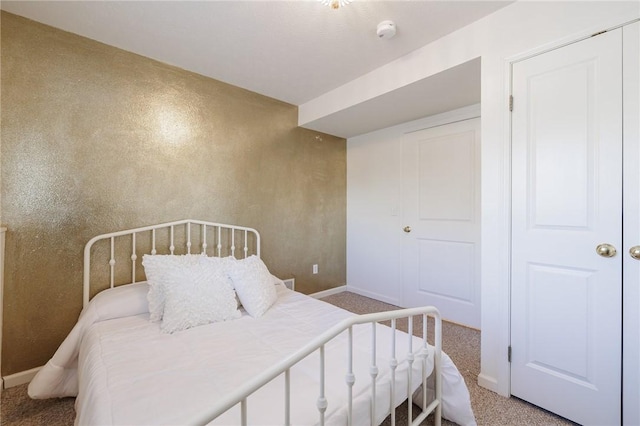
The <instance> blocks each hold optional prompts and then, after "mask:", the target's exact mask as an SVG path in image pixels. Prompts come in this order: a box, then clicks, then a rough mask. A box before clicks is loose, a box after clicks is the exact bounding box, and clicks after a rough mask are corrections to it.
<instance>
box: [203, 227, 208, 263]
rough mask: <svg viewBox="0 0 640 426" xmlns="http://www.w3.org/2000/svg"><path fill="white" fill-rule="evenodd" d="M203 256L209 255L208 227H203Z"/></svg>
mask: <svg viewBox="0 0 640 426" xmlns="http://www.w3.org/2000/svg"><path fill="white" fill-rule="evenodd" d="M202 254H203V255H205V256H206V255H207V225H204V224H203V225H202Z"/></svg>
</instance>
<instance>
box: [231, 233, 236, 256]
mask: <svg viewBox="0 0 640 426" xmlns="http://www.w3.org/2000/svg"><path fill="white" fill-rule="evenodd" d="M231 256H233V257H234V258H235V257H236V230H235V229H233V228H231Z"/></svg>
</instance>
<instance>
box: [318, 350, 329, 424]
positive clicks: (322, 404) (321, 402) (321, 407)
mask: <svg viewBox="0 0 640 426" xmlns="http://www.w3.org/2000/svg"><path fill="white" fill-rule="evenodd" d="M327 405H328V404H327V398H325V395H324V345H321V346H320V396H319V397H318V403H317V406H318V411H319V412H320V426H324V412H325V411H327Z"/></svg>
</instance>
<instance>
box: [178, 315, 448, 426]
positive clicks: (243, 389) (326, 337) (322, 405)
mask: <svg viewBox="0 0 640 426" xmlns="http://www.w3.org/2000/svg"><path fill="white" fill-rule="evenodd" d="M414 317H422V329H423V330H422V339H421V345H420V346H421V347H419V348H414V347H413V338H412V336H413V318H414ZM427 317H431V318H433V319H434V324H435V325H434V335H435V341H434V345H433V350H430V349H429V346H428V343H427V323H428V322H427ZM402 318H407V319H408V339H409V343H408V348H409V350H408V352H407V353H406V354H404V356H403V358H402V359H400V360H399V359H398V355H397V354H396V339H397V338H398V336H400V337H402V336H403V334H399V333H396V321H397V320H398V319H402ZM382 321H390V322H391V329H392V339H391V347H390V348H389V349H388V350H389V351H390V353H391V358H390V359H391V361H390V362H389V365H387V366H383V365H377V363H376V324H377V323H379V322H382ZM359 324H371V325H372V327H371V330H372V331H371V342H372V344H371V364H370V367H369V372H370V380H371V388H370V392H371V419H372V424H373V422H374V419H375V413H376V387H377V378H378V375H379V372H380V369H382V368H388V369H389V372H390V377H391V381H390V386H391V399H392V400H391V401H390V405H389V407H390V410H389V413H387V415H389V414H390V415H391V424H392V425H395V424H396V419H395V405H396V404H395V403H394V401H393V399H394V395H396V392H395V386H396V368H397V366H398V365H399V363H401V362H407V363H408V368H407V370H406V371H407V380H408V389H407V395H408V399H409V404H408V410H409V411H408V419H409V424H411V425H419V424H420V423H421V422H422V421H423V420H424V419H425V418H426V417H427V416H429V414H431V413H434V415H435V424H436V426H439V425H440V424H441V418H442V378H441V357H442V322H441V318H440V313H439V312H438V310H437V309H436V308H434V307H421V308H411V309H401V310H396V311H389V312H380V313H373V314H367V315H356V316H353V317H350V318H347V319H345V320H343V321H342V322H340V323H338V324H336V325H335V326H333V327H332V328H330V329H328V330H327V331H326V332H324V333H323V334H321V335H320V336H318V337H317V338H315V339H313V340H312V341H311V342H309V343H308V344H307V345H306V346H304V347H302V348H301V349H299V350H298V351H296V352H295V353H294V354H292V355H291V356H289V357H288V358H285V359H284V360H282V361H281V362H279V363H277V364H275V365H274V366H272V367H271V368H269V369H267V370H265V371H264V372H263V373H262V374H260V375H258V376H256V377H255V378H254V379H253V380H251V381H249V382H246V383H244V384H243V385H241V386H239V387H238V388H236V389H235V391H234V392H232V393H230V394H229V395H228V396H227V397H226V398H224V399H223V400H221V401H220V402H219V403H218V404H217V405H216V406H215V407H213V408H212V409H211V410H210V411H209V412H207V413H202V414H200V415H198V416H196V417H194V418H192V419H191V421H190V422H189V424H202V425H204V424H207V423H209V422H211V421H213V420H215V419H216V418H217V417H218V416H220V415H221V414H223V413H225V412H226V411H227V410H229V409H230V408H232V407H234V406H236V405H237V404H240V419H239V421H240V424H241V425H246V424H247V410H248V408H249V407H248V402H247V398H248V397H249V396H251V394H253V393H254V392H256V391H257V390H258V389H260V388H261V387H263V386H265V385H266V384H267V383H269V382H270V381H272V380H273V379H274V378H276V377H278V376H280V375H284V389H283V390H282V391H283V394H284V406H283V407H282V409H283V410H284V418H285V424H286V425H289V424H290V411H291V406H290V400H291V395H290V391H291V387H290V377H291V368H292V367H293V366H294V365H295V364H296V363H298V362H300V361H301V360H302V359H304V358H305V357H307V356H308V355H310V354H312V353H314V352H318V353H319V359H320V365H319V370H318V371H319V389H318V398H317V403H316V406H317V409H318V419H319V420H318V423H319V424H320V425H324V424H325V411H326V409H327V406H328V403H329V402H330V401H328V400H327V398H326V395H325V345H326V344H327V343H329V342H330V341H331V340H332V339H334V338H335V337H336V336H338V335H340V334H341V333H343V332H346V333H348V345H347V346H348V347H347V352H348V353H347V354H346V357H347V363H346V368H345V386H346V387H347V395H348V399H347V400H348V407H347V424H348V425H351V424H352V422H353V395H352V388H353V384H354V382H355V377H354V374H353V327H354V326H355V325H359ZM430 356H432V357H433V378H434V388H435V389H434V391H435V398H434V400H433V401H431V402H428V401H427V391H426V389H427V377H429V376H430V374H428V372H427V360H428V357H430ZM416 362H419V363H421V369H422V370H421V378H422V383H421V385H422V389H423V391H422V412H421V413H420V414H419V415H418V416H417V417H416V418H415V419H414V420H413V421H411V419H412V417H413V416H412V414H413V413H412V403H411V396H412V391H411V390H412V389H414V388H415V387H414V386H413V384H412V373H413V371H414V369H413V364H414V363H416ZM360 380H364V379H362V378H360Z"/></svg>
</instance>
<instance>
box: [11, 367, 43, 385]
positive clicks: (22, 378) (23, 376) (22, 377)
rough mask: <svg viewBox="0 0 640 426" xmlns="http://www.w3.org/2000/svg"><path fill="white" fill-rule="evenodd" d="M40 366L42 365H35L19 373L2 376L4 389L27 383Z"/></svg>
mask: <svg viewBox="0 0 640 426" xmlns="http://www.w3.org/2000/svg"><path fill="white" fill-rule="evenodd" d="M41 368H42V367H36V368H32V369H31V370H27V371H21V372H19V373H15V374H10V375H8V376H4V377H3V378H2V380H3V381H4V389H9V388H12V387H14V386H20V385H24V384H25V383H29V382H30V381H31V379H33V377H34V376H35V375H36V373H38V371H40V369H41Z"/></svg>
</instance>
